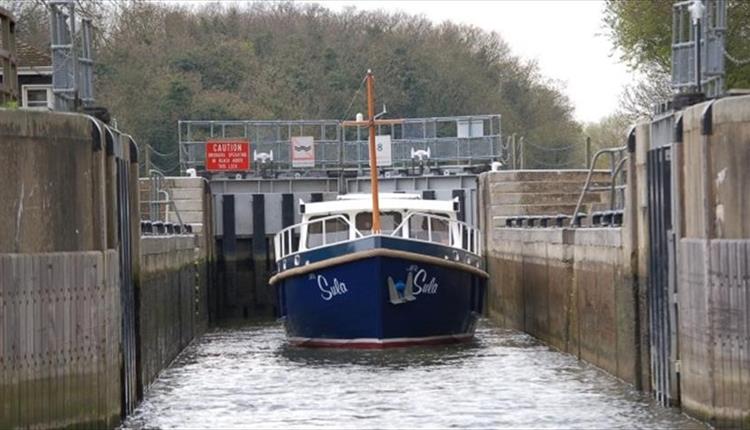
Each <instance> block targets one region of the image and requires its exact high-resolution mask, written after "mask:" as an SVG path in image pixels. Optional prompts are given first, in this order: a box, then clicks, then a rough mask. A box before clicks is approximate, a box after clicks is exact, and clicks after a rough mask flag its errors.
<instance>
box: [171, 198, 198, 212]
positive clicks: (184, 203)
mask: <svg viewBox="0 0 750 430" xmlns="http://www.w3.org/2000/svg"><path fill="white" fill-rule="evenodd" d="M174 205H175V207H176V208H177V210H178V211H180V212H182V211H202V210H203V202H202V201H201V200H175V201H174Z"/></svg>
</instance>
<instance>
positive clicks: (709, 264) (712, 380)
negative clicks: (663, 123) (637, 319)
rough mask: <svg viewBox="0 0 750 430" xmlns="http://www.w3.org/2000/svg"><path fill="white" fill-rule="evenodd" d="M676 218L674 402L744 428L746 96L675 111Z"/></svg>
mask: <svg viewBox="0 0 750 430" xmlns="http://www.w3.org/2000/svg"><path fill="white" fill-rule="evenodd" d="M682 122H683V124H682V125H683V139H682V143H681V144H679V146H680V150H681V151H682V157H681V163H680V165H679V166H677V169H678V172H679V175H678V178H679V179H678V188H679V189H678V190H677V193H678V195H679V196H680V199H679V201H680V202H681V204H680V207H679V209H678V213H679V214H681V216H680V219H679V220H678V222H679V223H680V226H681V229H680V231H681V232H682V234H681V236H680V237H679V238H678V239H679V242H678V243H679V246H678V265H677V270H678V279H679V286H678V295H677V299H678V309H679V339H678V340H679V345H680V348H679V360H680V381H681V392H680V394H681V403H682V406H683V408H684V409H685V410H686V411H688V412H689V413H690V414H692V415H695V416H697V417H700V418H702V419H705V420H707V421H710V422H712V423H714V424H716V425H719V426H734V427H736V426H738V425H739V426H744V427H746V428H750V171H748V167H750V97H747V96H746V97H734V98H727V99H723V100H718V101H716V102H714V103H713V104H710V103H703V104H699V105H696V106H694V107H691V108H689V109H687V110H686V111H685V112H684V114H683V116H682Z"/></svg>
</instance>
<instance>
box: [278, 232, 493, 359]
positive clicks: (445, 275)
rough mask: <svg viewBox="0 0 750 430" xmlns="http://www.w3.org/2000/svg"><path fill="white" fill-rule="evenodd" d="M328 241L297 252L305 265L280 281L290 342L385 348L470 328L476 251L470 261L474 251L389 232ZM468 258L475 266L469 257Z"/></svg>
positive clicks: (478, 288) (476, 299) (463, 334)
mask: <svg viewBox="0 0 750 430" xmlns="http://www.w3.org/2000/svg"><path fill="white" fill-rule="evenodd" d="M328 248H329V249H326V250H324V252H322V253H321V250H316V251H310V252H308V253H302V254H300V259H298V264H299V266H296V267H299V269H298V270H297V272H305V273H301V274H298V275H294V276H287V277H284V278H283V279H282V280H280V281H279V282H277V283H276V288H277V294H278V299H279V309H280V311H281V314H282V317H283V318H284V321H285V326H286V330H287V334H288V336H289V341H290V342H291V343H294V344H298V345H306V346H326V347H360V348H380V347H388V346H405V345H412V344H424V343H445V342H456V341H466V340H469V339H471V337H472V336H473V334H474V327H475V324H476V321H477V318H478V316H479V314H480V313H481V309H482V300H483V297H484V287H485V278H484V276H482V274H483V272H482V271H481V269H478V268H477V267H476V266H479V264H480V262H479V261H478V258H477V259H476V261H471V256H470V254H466V253H463V252H462V251H461V253H458V252H456V250H454V249H453V248H449V247H446V246H440V245H435V244H427V243H415V241H409V240H403V239H393V238H389V237H369V238H365V239H361V240H359V241H353V242H349V243H346V244H343V245H334V246H331V247H328ZM383 250H385V251H386V252H378V251H383ZM368 251H370V252H368ZM372 251H374V252H372ZM388 251H396V252H395V253H389V252H388ZM420 251H421V252H420ZM392 254H398V255H396V256H394V255H392ZM358 255H359V256H362V258H359V257H357V256H358ZM343 256H353V257H352V258H351V259H350V261H344V262H342V263H340V264H330V265H326V264H317V265H316V264H313V263H319V262H323V263H325V261H326V260H329V261H330V259H334V260H335V259H337V257H343ZM425 256H427V258H425ZM438 258H440V259H441V260H442V261H438V260H437V259H438ZM467 258H469V261H471V262H472V263H473V264H474V265H473V266H471V265H469V264H466V261H467V260H466V259H467ZM338 259H339V260H340V259H341V258H338ZM345 259H346V258H345ZM455 259H457V260H459V261H458V262H455V261H454V260H455ZM289 263H291V261H289V262H288V263H287V267H288V268H289ZM315 266H325V267H315ZM305 267H315V269H314V270H306V269H305ZM282 273H283V272H282Z"/></svg>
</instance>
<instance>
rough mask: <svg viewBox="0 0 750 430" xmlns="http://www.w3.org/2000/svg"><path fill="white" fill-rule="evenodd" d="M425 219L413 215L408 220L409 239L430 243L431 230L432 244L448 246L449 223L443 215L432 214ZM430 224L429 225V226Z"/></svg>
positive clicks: (424, 217) (421, 216)
mask: <svg viewBox="0 0 750 430" xmlns="http://www.w3.org/2000/svg"><path fill="white" fill-rule="evenodd" d="M432 215H433V216H432V217H427V216H424V215H421V214H414V215H412V216H411V218H409V237H411V238H413V239H419V240H427V241H430V229H431V230H432V240H431V241H432V242H436V243H442V244H444V245H450V231H449V228H450V221H449V220H448V217H446V216H445V215H443V214H432ZM429 224H431V225H429Z"/></svg>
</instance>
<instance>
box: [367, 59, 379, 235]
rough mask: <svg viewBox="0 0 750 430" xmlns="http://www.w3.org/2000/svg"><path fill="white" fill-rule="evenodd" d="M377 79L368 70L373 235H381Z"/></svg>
mask: <svg viewBox="0 0 750 430" xmlns="http://www.w3.org/2000/svg"><path fill="white" fill-rule="evenodd" d="M374 80H375V78H374V77H373V76H372V70H367V121H368V122H369V128H370V189H371V190H372V234H380V231H381V230H380V195H379V194H380V192H379V189H378V185H379V184H378V153H377V151H376V150H375V149H376V148H375V95H374V94H373V92H374V91H375V82H374Z"/></svg>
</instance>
